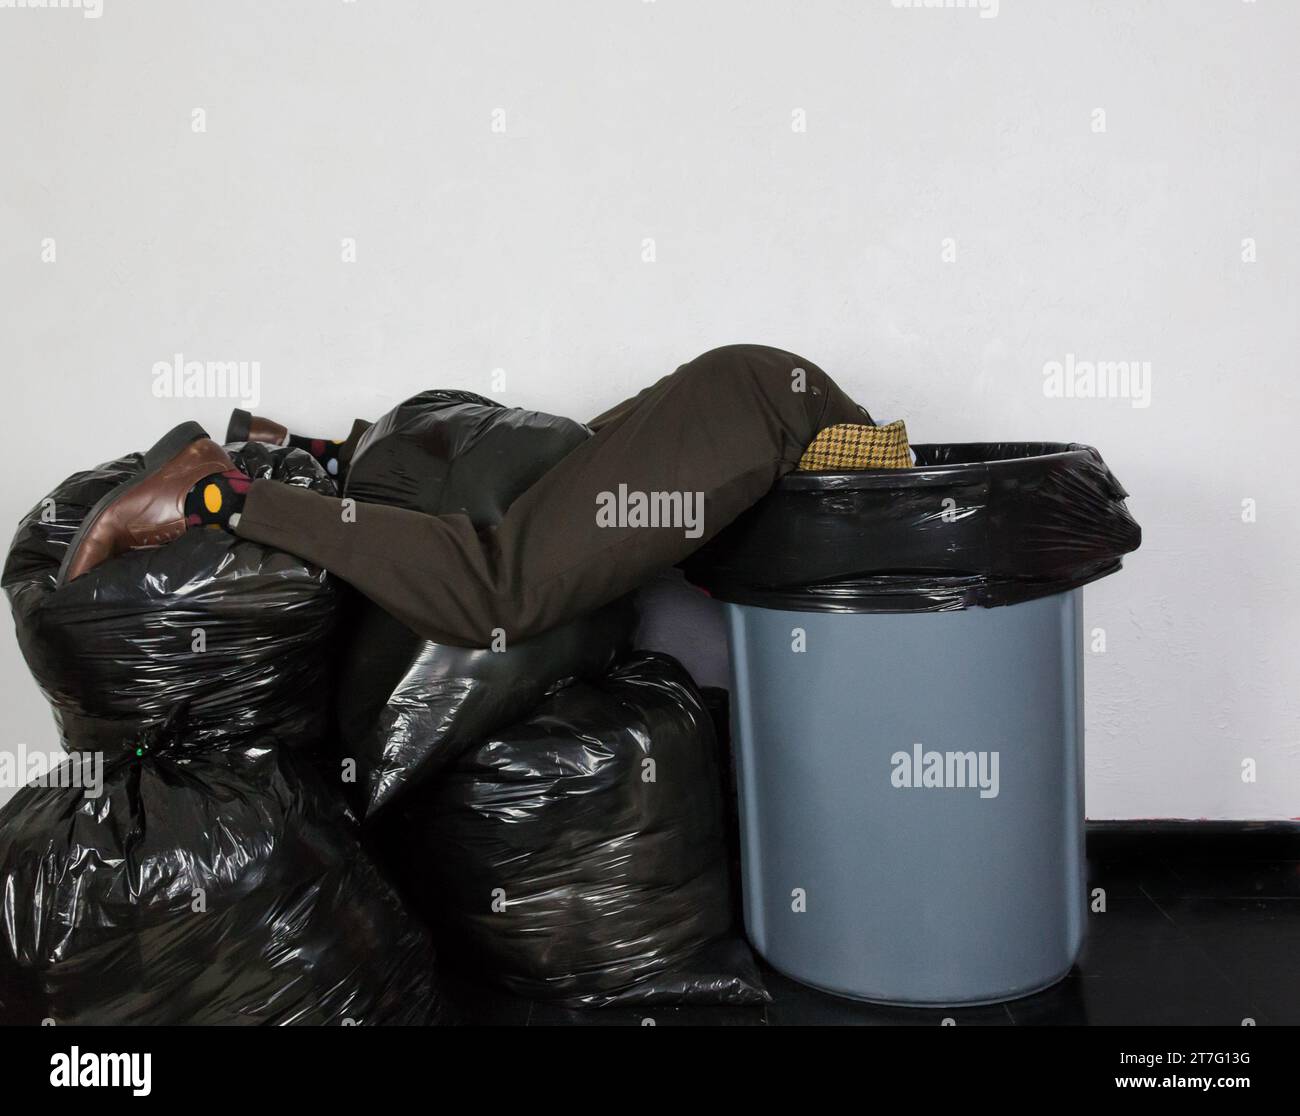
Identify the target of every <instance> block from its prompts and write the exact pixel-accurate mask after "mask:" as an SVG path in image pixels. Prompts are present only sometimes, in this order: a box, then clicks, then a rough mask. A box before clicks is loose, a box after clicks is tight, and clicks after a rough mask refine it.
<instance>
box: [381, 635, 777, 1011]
mask: <svg viewBox="0 0 1300 1116" xmlns="http://www.w3.org/2000/svg"><path fill="white" fill-rule="evenodd" d="M718 758H719V744H718V741H717V739H716V737H715V735H714V728H713V723H712V721H711V719H710V717H709V714H708V712H707V710H706V709H705V706H704V704H703V701H702V699H701V696H700V694H699V691H698V690H696V688H695V685H694V683H693V682H692V681H691V679H690V677H689V676H688V675H687V673H686V672H685V670H683V669H682V667H681V666H680V665H679V664H678V663H677V662H676V661H675V660H673V659H671V658H669V657H668V656H667V655H658V654H639V655H636V656H634V657H633V658H631V659H630V660H628V662H626V663H625V664H624V665H622V666H620V667H618V668H616V669H615V670H614V671H612V672H611V673H610V674H609V675H608V676H607V677H605V678H603V679H600V680H597V681H587V682H579V683H577V684H575V685H573V686H570V687H568V688H567V689H564V690H561V691H559V692H558V693H556V694H554V695H552V696H551V697H550V698H548V699H547V700H546V701H544V702H543V703H542V704H541V705H539V706H538V707H537V708H536V709H535V710H534V711H533V713H532V714H531V715H530V716H528V717H526V718H525V719H524V720H522V721H520V722H518V723H517V724H514V725H511V726H510V727H509V728H506V729H502V730H500V731H498V732H495V733H492V734H491V735H490V736H488V737H487V738H485V739H484V740H483V741H482V742H481V743H479V744H478V745H476V746H475V747H473V748H471V749H470V750H469V751H468V752H466V753H465V754H464V755H463V756H462V757H461V758H460V759H459V760H458V761H457V763H456V764H455V765H454V766H453V767H452V768H450V769H449V770H447V771H445V772H444V773H443V774H442V775H441V777H440V778H439V779H438V780H437V781H436V782H435V783H434V784H432V785H430V786H428V787H426V788H422V789H420V790H419V791H417V792H415V793H414V794H413V795H412V796H411V798H410V799H409V800H408V801H407V803H405V804H404V805H403V807H402V809H401V810H400V811H399V814H400V817H399V818H397V819H396V820H395V823H394V824H393V826H392V830H391V832H390V833H388V834H387V835H386V837H385V841H386V843H388V844H390V845H391V855H392V862H393V864H394V871H395V872H396V873H397V874H398V879H399V883H403V884H404V885H405V887H406V889H407V891H408V892H409V896H408V897H409V898H410V900H411V902H412V903H413V905H414V907H415V909H416V910H417V911H420V912H421V913H423V914H424V915H425V916H426V917H427V918H428V919H429V920H430V922H431V923H432V924H433V925H435V926H436V927H438V928H440V930H441V931H442V932H443V933H444V934H445V936H446V944H445V946H444V957H445V958H451V959H452V960H453V961H454V962H456V963H458V964H459V963H460V962H461V961H462V960H463V961H465V962H467V963H469V964H470V965H473V966H475V967H477V968H478V969H480V970H481V971H482V973H483V975H484V976H485V977H486V978H487V979H489V980H492V981H494V982H496V983H499V984H502V985H504V986H505V987H506V988H508V989H510V990H511V991H513V992H515V993H517V994H519V995H523V996H527V997H532V998H537V999H548V1000H559V1001H562V1002H564V1003H567V1004H570V1005H573V1006H584V1007H595V1006H603V1005H609V1004H658V1003H696V1004H703V1003H712V1004H717V1003H727V1004H742V1003H760V1002H763V1001H764V1000H766V999H767V998H768V997H767V993H766V992H765V990H764V988H763V985H762V981H761V978H760V976H759V974H758V972H757V969H756V966H755V963H754V960H753V957H752V955H751V954H750V953H749V951H748V949H747V948H746V947H745V946H744V944H743V943H742V942H739V941H737V940H736V939H735V938H732V937H730V936H729V935H730V932H731V930H732V927H733V925H734V923H735V912H734V907H733V891H732V885H731V878H730V874H729V864H728V852H727V842H726V837H725V833H724V820H723V818H724V809H723V802H722V791H721V783H720V772H719V763H718Z"/></svg>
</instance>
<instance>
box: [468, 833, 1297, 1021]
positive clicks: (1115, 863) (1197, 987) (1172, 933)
mask: <svg viewBox="0 0 1300 1116" xmlns="http://www.w3.org/2000/svg"><path fill="white" fill-rule="evenodd" d="M1088 885H1089V889H1090V890H1091V889H1093V888H1102V889H1104V891H1105V907H1106V909H1105V911H1104V912H1098V913H1094V914H1092V915H1090V917H1089V926H1088V939H1087V942H1086V944H1085V946H1084V949H1083V953H1082V955H1081V957H1080V958H1079V962H1078V964H1077V965H1076V966H1075V968H1074V970H1073V971H1072V972H1071V973H1070V975H1069V976H1068V977H1066V979H1065V980H1063V981H1062V982H1061V983H1060V984H1058V985H1056V986H1055V987H1054V988H1050V989H1048V990H1047V991H1045V992H1040V993H1038V994H1037V995H1034V996H1029V997H1026V998H1024V999H1020V1000H1013V1001H1010V1002H1008V1003H1005V1004H994V1005H990V1006H987V1007H978V1008H956V1009H946V1010H929V1009H916V1008H896V1007H883V1006H879V1005H874V1004H864V1003H859V1002H857V1001H854V1000H845V999H841V998H839V997H836V996H830V995H827V994H825V993H822V992H818V991H817V990H815V989H812V988H808V987H806V986H804V985H802V984H799V983H798V982H797V981H794V980H791V979H789V978H788V977H785V976H782V975H781V974H779V973H775V972H772V971H770V970H767V971H766V977H767V982H768V990H769V991H770V992H771V995H772V1002H771V1003H770V1004H767V1005H766V1006H758V1007H744V1008H737V1007H679V1008H662V1007H657V1008H606V1009H597V1010H588V1011H574V1010H568V1009H564V1008H560V1007H557V1006H555V1005H552V1004H543V1003H532V1002H530V1001H527V1000H521V999H518V998H517V997H512V996H509V995H506V994H504V993H500V992H494V991H489V990H486V989H482V988H478V987H469V986H464V985H461V986H455V987H453V989H452V992H453V996H454V998H455V999H456V1000H457V1001H458V1002H459V1003H460V1004H461V1006H462V1011H463V1013H464V1015H465V1018H466V1021H467V1022H469V1023H479V1024H504V1025H521V1024H525V1023H526V1024H528V1025H531V1026H566V1025H585V1026H641V1025H645V1024H647V1023H653V1024H654V1025H656V1026H674V1025H676V1026H691V1025H696V1026H699V1025H703V1026H744V1025H761V1024H771V1025H776V1026H781V1025H787V1026H809V1025H814V1026H815V1025H843V1024H850V1025H864V1026H900V1025H901V1026H938V1025H940V1024H942V1023H943V1022H944V1020H945V1019H951V1020H952V1021H953V1022H955V1023H956V1024H958V1025H961V1026H1007V1025H1014V1024H1029V1025H1079V1024H1090V1023H1091V1024H1118V1025H1147V1024H1174V1025H1182V1024H1186V1025H1203V1024H1226V1025H1230V1026H1240V1025H1241V1024H1242V1022H1243V1021H1244V1020H1246V1019H1251V1020H1254V1021H1255V1023H1257V1024H1258V1025H1261V1026H1266V1025H1281V1024H1289V1025H1296V1024H1300V825H1292V824H1287V823H1276V824H1262V823H1261V824H1235V823H1219V822H1193V823H1133V824H1130V823H1123V824H1120V823H1102V824H1094V825H1090V826H1089V830H1088Z"/></svg>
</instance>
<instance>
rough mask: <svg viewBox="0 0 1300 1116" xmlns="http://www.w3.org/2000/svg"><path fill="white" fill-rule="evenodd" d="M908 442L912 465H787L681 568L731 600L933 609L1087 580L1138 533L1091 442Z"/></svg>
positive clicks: (815, 607) (1017, 597) (1115, 565)
mask: <svg viewBox="0 0 1300 1116" xmlns="http://www.w3.org/2000/svg"><path fill="white" fill-rule="evenodd" d="M912 449H913V450H914V451H915V452H916V458H917V461H916V466H915V467H914V468H911V469H874V470H864V471H862V472H852V473H816V472H795V473H789V474H787V475H786V476H785V477H783V478H782V479H781V480H780V481H778V482H777V484H776V485H775V486H774V487H773V489H772V491H771V492H770V493H769V494H768V495H767V496H765V497H764V498H763V499H762V500H760V501H759V502H758V503H757V504H755V505H754V507H752V508H750V509H749V510H748V511H746V512H745V513H744V514H742V515H741V516H740V517H739V518H738V519H736V521H735V522H734V523H732V524H731V525H729V526H728V527H726V528H724V529H723V530H722V531H721V532H719V534H718V535H717V536H715V537H714V538H713V539H712V540H711V541H710V542H709V543H708V544H707V545H706V546H704V547H702V548H701V549H700V550H699V551H697V552H696V553H695V554H693V555H692V556H691V557H690V558H688V559H687V560H686V561H685V562H684V563H683V568H684V570H685V572H686V575H687V577H688V578H689V579H690V580H691V581H693V582H695V583H696V584H697V585H700V586H702V587H704V588H705V589H707V590H708V591H709V592H710V593H711V594H712V595H713V596H715V597H718V598H720V599H722V600H725V601H732V602H736V603H739V604H754V605H761V606H766V607H769V608H787V609H792V610H799V611H825V612H841V611H842V612H896V611H897V612H906V611H930V612H938V611H948V610H953V609H962V608H970V607H973V606H983V607H992V606H998V605H1008V604H1015V603H1017V602H1020V601H1028V600H1033V599H1035V598H1037V597H1044V596H1049V595H1051V594H1053V593H1060V592H1064V591H1065V590H1067V589H1074V588H1077V587H1079V586H1080V585H1086V584H1087V583H1088V582H1091V581H1095V580H1097V579H1098V578H1101V577H1105V576H1107V575H1108V574H1111V573H1114V572H1115V571H1116V570H1118V569H1119V568H1120V565H1121V559H1122V556H1123V555H1124V554H1127V553H1129V552H1130V551H1133V550H1136V549H1137V548H1138V546H1139V545H1140V544H1141V542H1142V529H1141V528H1140V527H1139V526H1138V525H1137V523H1136V522H1135V521H1134V519H1133V517H1132V516H1131V515H1130V514H1129V511H1128V508H1127V507H1126V506H1125V504H1124V500H1125V498H1126V497H1127V496H1128V493H1127V492H1125V490H1124V488H1123V486H1122V485H1121V484H1120V483H1119V481H1118V480H1116V479H1115V476H1114V475H1113V474H1112V473H1111V471H1110V470H1109V469H1108V468H1107V467H1106V463H1105V462H1104V461H1103V460H1102V457H1101V454H1099V453H1098V452H1097V451H1096V450H1095V449H1093V448H1092V447H1091V446H1083V445H1078V444H1074V443H1061V442H985V443H967V444H952V445H949V444H922V445H915V446H913V447H912Z"/></svg>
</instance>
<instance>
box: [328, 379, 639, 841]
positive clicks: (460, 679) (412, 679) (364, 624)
mask: <svg viewBox="0 0 1300 1116" xmlns="http://www.w3.org/2000/svg"><path fill="white" fill-rule="evenodd" d="M589 436H590V431H588V430H587V428H586V427H584V426H581V425H580V424H578V423H576V422H573V421H571V420H569V419H565V418H558V417H556V416H555V415H546V414H540V413H538V412H536V411H526V410H521V409H518V408H508V407H503V406H502V405H501V404H499V403H494V402H493V401H492V400H490V399H486V398H484V397H483V396H480V395H474V394H473V393H471V392H464V391H426V392H423V393H422V394H420V395H417V396H415V397H414V398H412V399H410V400H408V401H407V402H405V403H403V404H401V405H400V406H398V407H396V408H394V409H393V410H392V411H390V412H389V413H388V414H387V415H385V416H384V417H383V418H381V419H380V420H379V421H378V422H376V423H375V424H374V425H373V426H372V427H370V428H369V429H368V430H367V431H366V433H365V435H364V436H363V437H362V438H361V440H360V441H359V442H358V444H357V448H356V450H355V452H354V454H353V457H352V462H351V465H350V467H349V469H348V475H347V487H346V494H347V496H349V497H351V498H353V499H356V500H361V501H365V502H369V503H382V504H391V505H395V506H398V507H403V508H408V509H410V510H413V511H420V512H424V513H425V514H427V515H465V516H468V517H469V519H470V520H471V522H473V524H474V525H475V526H476V527H479V528H485V527H490V526H492V525H494V524H496V523H497V522H499V521H500V519H501V517H502V516H503V515H504V514H505V512H506V509H508V508H509V506H510V505H511V503H513V502H514V500H515V499H516V498H517V497H518V496H520V495H521V494H522V493H523V492H524V491H525V490H526V489H527V488H528V487H529V486H530V485H531V484H533V482H534V481H536V480H537V479H538V478H539V477H540V476H541V475H542V474H543V473H544V472H546V470H548V469H549V468H551V466H552V465H554V464H555V463H556V462H557V461H559V460H560V458H562V457H563V456H564V455H565V454H567V453H568V452H569V451H570V450H572V449H574V448H575V447H576V446H578V445H579V444H581V443H582V441H583V440H584V439H586V438H587V437H589ZM430 576H431V577H432V576H436V574H435V571H430ZM349 612H350V614H351V619H350V620H349V621H348V624H347V632H348V635H347V639H346V640H345V641H344V643H345V647H346V651H345V654H344V658H343V662H342V667H341V676H340V680H339V687H338V694H339V700H338V713H339V729H340V740H341V746H342V750H343V755H344V758H345V759H347V760H351V761H353V762H355V765H356V771H355V786H356V789H357V794H356V803H357V807H358V809H359V810H360V811H361V812H362V814H363V815H364V816H365V817H366V818H373V817H374V816H376V815H377V814H378V813H379V812H380V811H381V810H382V809H383V808H385V807H386V806H387V805H388V804H389V803H391V802H392V801H393V800H394V799H395V798H397V797H398V795H399V792H401V791H402V790H403V788H406V787H409V786H412V785H414V784H416V783H418V782H420V781H423V780H426V779H429V778H431V777H432V776H433V775H434V774H436V773H437V771H438V770H439V769H440V768H441V767H443V766H445V765H446V764H447V763H448V762H450V761H451V760H452V759H454V758H455V757H456V755H457V754H458V752H459V751H460V750H461V749H462V748H464V747H466V746H468V745H470V744H472V743H474V742H475V741H476V740H478V739H479V738H480V737H481V736H483V735H484V734H485V733H489V732H492V731H493V730H494V729H497V728H500V727H501V726H502V725H505V724H508V723H509V722H511V721H512V720H515V719H516V718H518V717H521V716H523V715H524V714H525V713H526V712H527V711H528V710H529V709H531V708H532V706H534V705H535V704H536V703H537V702H538V701H540V700H541V699H542V698H543V697H545V696H546V695H547V694H548V693H550V692H552V691H553V690H555V689H557V688H560V687H562V686H564V685H567V684H568V683H569V682H570V681H572V680H573V679H576V678H584V677H592V676H595V675H599V674H600V673H602V672H603V671H604V670H606V669H607V668H608V667H609V666H610V665H612V663H613V662H614V661H615V659H616V658H617V656H618V655H619V654H620V653H622V652H623V651H624V650H626V648H627V646H628V645H629V643H630V639H631V634H632V631H633V629H634V627H635V622H636V621H635V611H634V609H633V608H632V606H631V604H630V603H629V602H626V601H620V602H615V603H613V604H611V605H609V606H607V607H605V608H603V609H600V610H598V611H597V612H595V613H593V614H592V615H590V616H586V617H580V618H578V619H576V620H573V621H571V622H569V623H567V624H564V625H561V626H559V627H557V628H554V629H552V630H550V631H547V632H544V633H542V634H541V635H538V636H534V637H533V638H531V639H528V640H524V641H521V642H519V643H517V644H515V643H511V642H509V633H502V640H503V642H502V644H501V645H498V646H494V647H490V648H485V649H475V648H465V647H452V646H449V645H446V644H440V643H435V642H432V641H430V640H426V639H423V638H421V637H420V636H418V635H416V634H415V633H414V632H412V631H411V630H410V629H409V628H407V627H406V626H405V625H404V624H402V623H400V622H399V621H397V620H395V619H393V618H392V617H391V616H389V615H388V614H387V613H386V612H384V611H383V609H381V608H379V606H377V605H375V604H373V603H372V602H370V601H365V600H358V601H356V602H355V604H354V605H353V606H352V607H351V608H350V609H349Z"/></svg>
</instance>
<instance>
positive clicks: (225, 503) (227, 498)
mask: <svg viewBox="0 0 1300 1116" xmlns="http://www.w3.org/2000/svg"><path fill="white" fill-rule="evenodd" d="M252 483H253V482H252V481H251V480H250V479H249V478H248V477H247V476H246V475H245V474H243V473H241V472H240V471H239V470H238V469H228V470H226V472H224V473H213V474H212V475H211V476H210V477H204V478H203V479H202V480H201V481H199V483H198V484H196V485H195V486H194V487H193V488H191V489H190V491H189V495H187V496H186V497H185V523H186V525H187V526H189V527H216V528H218V529H220V530H224V531H229V530H230V517H231V516H232V515H235V514H236V513H237V512H239V511H241V510H242V509H243V507H244V497H245V496H246V495H247V494H248V489H249V487H250V486H251V485H252Z"/></svg>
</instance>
